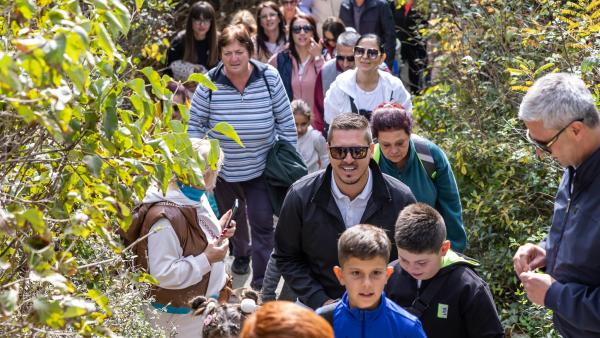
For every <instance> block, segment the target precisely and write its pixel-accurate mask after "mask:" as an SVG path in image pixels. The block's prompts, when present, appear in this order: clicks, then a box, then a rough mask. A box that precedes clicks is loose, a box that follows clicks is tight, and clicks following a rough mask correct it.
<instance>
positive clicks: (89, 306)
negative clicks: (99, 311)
mask: <svg viewBox="0 0 600 338" xmlns="http://www.w3.org/2000/svg"><path fill="white" fill-rule="evenodd" d="M63 305H64V306H66V308H67V309H66V310H65V313H64V317H65V318H75V317H81V316H83V315H85V314H86V313H90V312H94V311H95V310H96V306H94V304H93V303H90V302H88V301H86V300H83V299H79V298H70V299H68V300H66V301H65V302H64V304H63Z"/></svg>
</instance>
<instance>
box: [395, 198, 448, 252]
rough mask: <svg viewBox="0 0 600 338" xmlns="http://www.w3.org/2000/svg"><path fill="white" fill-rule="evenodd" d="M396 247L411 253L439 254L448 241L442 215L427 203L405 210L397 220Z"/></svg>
mask: <svg viewBox="0 0 600 338" xmlns="http://www.w3.org/2000/svg"><path fill="white" fill-rule="evenodd" d="M394 239H395V240H396V245H397V246H398V248H400V249H402V250H406V251H408V252H411V253H415V254H420V253H432V252H433V253H437V252H438V251H439V250H440V248H441V247H442V244H443V243H444V240H446V225H445V223H444V219H443V218H442V215H440V213H439V212H438V211H437V210H435V209H434V208H432V207H430V206H429V205H427V204H425V203H415V204H411V205H409V206H407V207H406V208H404V209H403V210H402V211H401V212H400V215H399V216H398V219H397V220H396V233H395V234H394Z"/></svg>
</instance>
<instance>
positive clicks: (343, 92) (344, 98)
mask: <svg viewBox="0 0 600 338" xmlns="http://www.w3.org/2000/svg"><path fill="white" fill-rule="evenodd" d="M377 71H378V72H379V81H380V82H382V83H381V84H382V86H381V88H382V90H383V97H385V98H386V101H387V100H389V98H390V97H391V99H392V101H393V102H397V103H400V104H401V105H402V106H403V107H404V108H405V109H406V110H407V111H408V112H409V113H411V112H412V102H411V97H410V93H409V92H408V91H407V90H406V88H404V85H403V84H402V81H401V80H400V79H399V78H397V77H395V76H393V75H392V74H390V73H387V72H384V71H382V70H377ZM350 97H352V98H353V99H355V100H356V69H351V70H347V71H345V72H343V73H342V74H340V75H338V77H337V78H336V79H335V81H333V83H332V84H331V87H329V90H328V91H327V93H326V94H325V122H327V123H328V124H331V121H333V119H334V118H335V117H336V116H338V115H339V114H342V113H350V112H352V108H351V106H350ZM382 103H383V102H382ZM357 105H358V104H357ZM374 109H375V107H371V110H374Z"/></svg>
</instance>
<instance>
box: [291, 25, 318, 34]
mask: <svg viewBox="0 0 600 338" xmlns="http://www.w3.org/2000/svg"><path fill="white" fill-rule="evenodd" d="M302 30H304V31H305V32H306V33H309V32H312V31H313V26H311V25H304V26H292V33H294V34H300V31H302Z"/></svg>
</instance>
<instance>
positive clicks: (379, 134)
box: [371, 103, 467, 252]
mask: <svg viewBox="0 0 600 338" xmlns="http://www.w3.org/2000/svg"><path fill="white" fill-rule="evenodd" d="M412 125H413V121H412V117H411V114H410V113H408V112H407V111H406V110H405V109H404V108H403V107H402V106H401V105H399V104H398V103H384V104H382V105H380V106H379V107H377V109H375V111H374V112H373V116H372V117H371V130H372V132H373V137H376V138H377V141H378V143H377V144H376V145H375V150H374V152H373V153H374V154H373V158H374V159H375V161H376V162H378V163H379V167H380V168H381V172H383V173H385V174H388V175H390V176H393V177H395V178H397V179H399V180H400V181H402V182H403V183H404V184H406V185H408V187H409V188H410V190H411V191H412V192H413V194H414V195H415V198H416V199H417V201H419V202H423V203H427V204H429V205H430V206H432V207H433V208H435V209H437V211H439V212H440V214H441V215H442V217H443V218H444V222H445V223H446V229H447V234H448V239H449V240H450V242H451V243H452V250H455V251H459V252H462V251H463V250H464V249H465V246H466V244H467V234H466V232H465V228H464V226H463V220H462V207H461V205H460V196H459V193H458V187H457V186H456V179H455V178H454V173H453V172H452V167H451V166H450V163H449V162H448V158H447V157H446V154H444V152H443V151H442V150H441V149H440V148H439V147H438V146H437V145H435V144H434V143H432V142H431V141H429V140H427V139H425V138H423V137H420V136H418V135H415V134H412Z"/></svg>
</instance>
